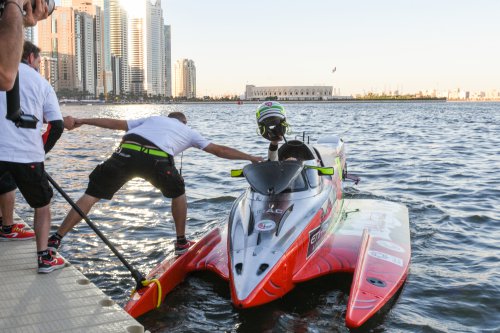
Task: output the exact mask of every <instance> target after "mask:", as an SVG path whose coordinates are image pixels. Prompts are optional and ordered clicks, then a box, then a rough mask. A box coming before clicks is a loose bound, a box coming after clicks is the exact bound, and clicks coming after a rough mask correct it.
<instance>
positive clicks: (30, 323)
mask: <svg viewBox="0 0 500 333" xmlns="http://www.w3.org/2000/svg"><path fill="white" fill-rule="evenodd" d="M0 295H1V296H0V332H9V333H11V332H19V333H21V332H22V333H27V332H30V333H31V332H33V333H34V332H85V333H87V332H106V333H108V332H121V333H124V332H129V333H143V332H144V327H143V326H142V325H141V324H139V323H138V322H137V321H136V320H135V319H134V318H132V317H131V316H130V315H129V314H128V313H126V312H125V311H124V310H123V309H122V308H121V307H120V306H118V305H117V304H116V303H115V302H114V301H112V300H111V299H110V298H109V297H108V296H106V295H105V294H104V293H103V292H102V291H101V290H100V289H99V288H97V287H96V286H95V285H94V284H93V283H92V282H90V281H89V279H87V278H86V277H85V276H84V275H83V274H82V273H80V272H79V271H78V270H77V269H76V268H75V267H73V266H72V265H71V264H69V263H68V264H67V267H65V268H63V269H60V270H56V271H53V272H52V273H50V274H38V273H37V263H36V246H35V241H34V240H27V241H3V242H0Z"/></svg>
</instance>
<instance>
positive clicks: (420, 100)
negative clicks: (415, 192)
mask: <svg viewBox="0 0 500 333" xmlns="http://www.w3.org/2000/svg"><path fill="white" fill-rule="evenodd" d="M263 102H264V101H247V100H241V101H237V100H231V101H210V100H204V101H171V102H154V101H144V102H141V101H136V102H120V103H109V102H103V101H59V104H61V105H66V104H67V105H140V104H158V105H165V104H166V105H168V104H241V105H244V104H260V103H263ZM279 102H280V103H284V104H335V103H446V102H452V103H488V102H489V103H495V102H497V103H498V102H500V100H482V101H481V100H477V101H476V100H449V99H446V98H407V99H356V98H352V99H351V98H350V99H335V100H328V101H279Z"/></svg>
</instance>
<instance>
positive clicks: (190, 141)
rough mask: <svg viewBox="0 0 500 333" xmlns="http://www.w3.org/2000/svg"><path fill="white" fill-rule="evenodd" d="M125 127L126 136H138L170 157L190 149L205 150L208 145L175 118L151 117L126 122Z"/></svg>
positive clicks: (201, 137)
mask: <svg viewBox="0 0 500 333" xmlns="http://www.w3.org/2000/svg"><path fill="white" fill-rule="evenodd" d="M127 125H128V131H127V134H137V135H140V136H141V137H143V138H144V139H146V140H149V141H151V142H152V143H154V144H155V145H156V146H157V147H158V148H160V149H161V150H163V151H164V152H166V153H168V154H170V155H172V156H176V155H177V154H180V153H182V152H183V151H184V150H186V149H188V148H190V147H195V148H199V149H205V148H206V147H207V146H208V145H209V144H210V141H208V140H207V139H205V138H204V137H203V136H201V135H200V133H198V132H196V131H195V130H194V129H192V128H190V127H189V126H187V125H184V124H183V123H182V122H180V121H179V120H177V119H175V118H168V117H165V116H153V117H147V118H140V119H134V120H127Z"/></svg>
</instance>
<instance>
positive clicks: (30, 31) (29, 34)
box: [24, 27, 35, 44]
mask: <svg viewBox="0 0 500 333" xmlns="http://www.w3.org/2000/svg"><path fill="white" fill-rule="evenodd" d="M24 40H27V41H30V42H32V43H33V44H35V27H26V28H24Z"/></svg>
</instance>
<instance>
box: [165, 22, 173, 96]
mask: <svg viewBox="0 0 500 333" xmlns="http://www.w3.org/2000/svg"><path fill="white" fill-rule="evenodd" d="M170 33H171V30H170V26H169V25H165V26H163V37H164V38H165V45H164V47H165V52H164V54H165V62H164V64H163V65H164V68H163V72H164V73H165V84H164V87H165V96H166V97H171V96H172V48H171V39H170Z"/></svg>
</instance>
